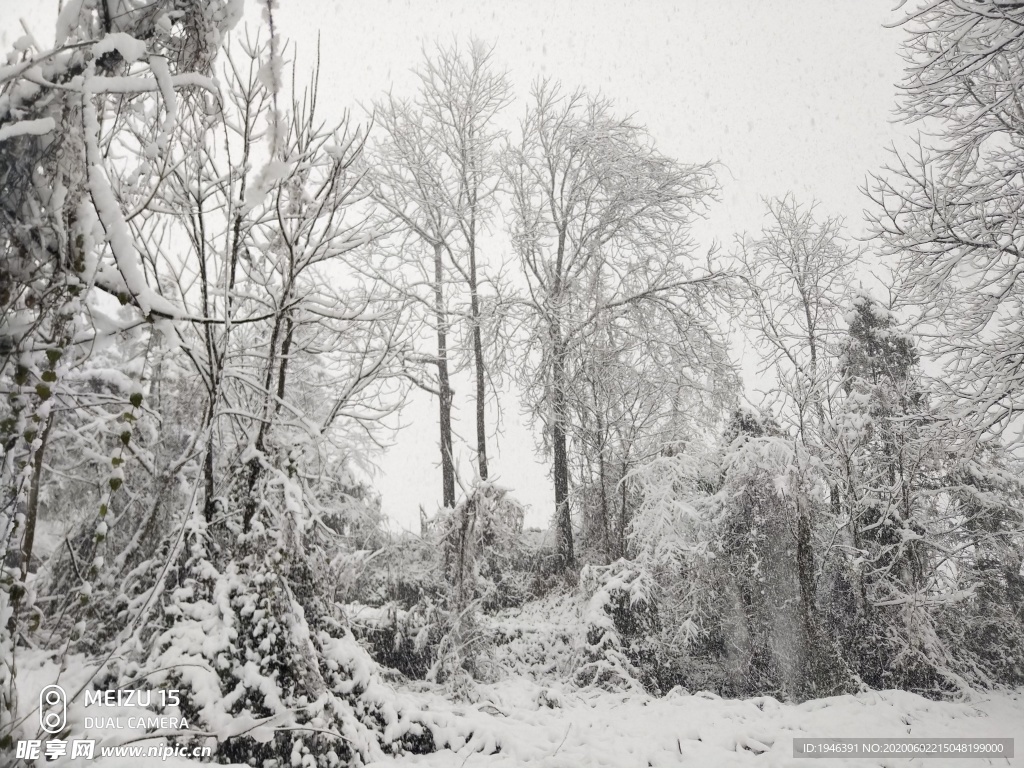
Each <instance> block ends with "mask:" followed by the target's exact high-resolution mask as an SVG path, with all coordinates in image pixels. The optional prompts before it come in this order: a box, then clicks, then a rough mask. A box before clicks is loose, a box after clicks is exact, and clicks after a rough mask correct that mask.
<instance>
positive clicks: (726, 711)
mask: <svg viewBox="0 0 1024 768" xmlns="http://www.w3.org/2000/svg"><path fill="white" fill-rule="evenodd" d="M483 690H485V691H486V696H485V699H482V700H481V701H479V702H477V704H476V705H474V706H472V707H467V708H465V709H455V710H451V709H449V707H450V705H449V704H447V703H446V702H445V701H444V700H443V699H441V698H440V697H438V696H436V695H434V694H431V693H423V694H419V698H420V699H421V706H423V707H427V708H431V709H433V708H435V707H437V708H439V709H444V710H445V712H446V714H445V717H450V718H451V727H452V728H453V729H458V730H463V731H465V730H466V729H467V727H470V726H471V727H472V728H473V729H474V730H475V733H474V734H473V736H472V737H471V738H469V740H468V741H467V742H466V744H465V745H464V746H463V747H462V749H459V750H456V751H454V752H453V751H451V750H445V751H441V752H437V753H434V754H432V755H426V756H409V757H404V758H399V759H397V760H390V759H389V760H385V761H382V762H378V763H374V765H375V766H385V765H395V766H397V765H417V766H436V767H437V768H442V767H444V768H447V766H467V768H474V767H479V766H485V765H487V766H516V765H529V766H536V767H537V768H540V767H541V766H544V768H573V767H574V766H602V767H606V768H632V767H633V766H640V767H641V768H642V767H643V766H670V765H672V766H675V765H692V766H709V767H714V766H722V767H725V766H734V765H735V766H755V765H756V766H801V765H802V766H805V767H807V768H810V767H811V766H819V767H820V768H825V766H839V765H844V766H845V765H850V766H858V768H868V766H886V768H898V767H903V766H915V765H924V766H928V767H929V768H941V767H942V766H960V765H965V766H979V768H980V766H984V765H1024V757H1021V756H1020V750H1021V748H1024V693H1022V692H1020V691H1018V692H1004V693H987V694H984V695H979V697H978V698H977V700H976V701H973V702H970V703H949V702H935V701H930V700H928V699H924V698H922V697H920V696H917V695H915V694H911V693H906V692H904V691H881V692H871V693H866V694H860V695H857V696H836V697H832V698H827V699H817V700H812V701H808V702H804V703H803V704H799V705H790V704H783V703H780V702H778V701H776V700H775V699H773V698H770V697H760V698H753V699H747V700H726V699H722V698H720V697H718V696H716V695H715V694H712V693H697V694H694V695H688V694H680V695H676V694H674V693H670V694H669V695H667V696H665V697H663V698H660V699H656V698H650V697H644V696H638V695H636V694H629V695H625V694H620V695H614V694H609V693H605V692H582V693H580V692H572V693H570V692H565V693H562V692H555V691H551V690H548V689H544V688H542V687H540V686H538V685H536V684H533V683H529V682H526V681H523V680H519V681H512V682H507V683H503V684H500V685H496V686H493V687H489V688H484V689H483ZM545 702H547V703H545ZM548 703H555V704H556V706H555V707H554V708H550V707H549V706H548V705H547V704H548ZM449 713H450V714H449ZM886 736H891V737H904V738H905V737H908V736H909V737H916V738H925V737H944V738H949V737H972V738H980V737H992V738H1007V737H1010V738H1013V739H1015V745H1016V747H1017V755H1018V756H1017V757H1015V758H1013V759H1010V760H1007V759H1005V758H1002V759H992V760H989V759H960V758H958V759H943V758H932V759H915V758H909V759H908V758H892V759H879V760H873V759H865V758H858V759H848V760H843V759H821V760H818V759H815V760H809V759H807V758H794V757H793V739H794V738H822V737H851V738H857V737H862V738H866V737H873V738H879V737H886ZM499 750H500V751H499Z"/></svg>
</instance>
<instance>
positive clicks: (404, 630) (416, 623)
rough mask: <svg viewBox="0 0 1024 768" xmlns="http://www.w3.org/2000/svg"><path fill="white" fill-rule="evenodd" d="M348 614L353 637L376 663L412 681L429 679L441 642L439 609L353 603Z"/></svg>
mask: <svg viewBox="0 0 1024 768" xmlns="http://www.w3.org/2000/svg"><path fill="white" fill-rule="evenodd" d="M344 611H345V614H346V616H347V618H348V622H349V628H350V629H351V630H352V634H353V635H354V636H355V637H356V639H357V640H359V642H360V644H361V645H363V647H364V648H366V649H367V651H368V652H369V653H370V655H371V656H372V657H373V660H374V661H376V662H377V663H378V664H381V665H383V666H385V667H388V668H390V669H393V670H396V671H398V672H400V673H402V674H403V675H405V676H406V677H409V678H412V679H424V678H425V677H426V676H427V673H428V672H429V671H430V668H431V666H432V664H433V662H434V658H435V656H436V651H437V645H438V643H439V642H440V640H441V632H442V630H441V626H442V624H441V621H439V620H438V618H437V616H436V614H437V611H438V609H437V607H436V606H434V605H432V604H430V603H416V604H415V605H414V606H412V608H410V609H408V610H406V609H404V608H400V607H399V606H398V604H397V603H387V604H386V605H383V606H381V607H375V606H370V605H361V604H359V603H349V604H347V605H345V606H344Z"/></svg>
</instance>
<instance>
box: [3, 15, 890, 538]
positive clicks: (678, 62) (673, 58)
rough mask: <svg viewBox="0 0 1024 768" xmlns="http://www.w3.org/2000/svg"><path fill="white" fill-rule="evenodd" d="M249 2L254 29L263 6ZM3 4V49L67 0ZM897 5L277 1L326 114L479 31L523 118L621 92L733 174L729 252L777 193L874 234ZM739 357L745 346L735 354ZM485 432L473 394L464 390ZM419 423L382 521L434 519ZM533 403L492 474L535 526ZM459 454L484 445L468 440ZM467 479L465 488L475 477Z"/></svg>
mask: <svg viewBox="0 0 1024 768" xmlns="http://www.w3.org/2000/svg"><path fill="white" fill-rule="evenodd" d="M247 2H248V3H249V10H250V13H249V14H248V16H249V18H251V19H252V20H253V21H256V20H258V18H259V16H258V7H257V5H256V3H255V2H253V0H247ZM47 3H48V0H32V2H30V3H29V2H22V0H0V44H2V47H3V49H4V50H8V49H9V47H10V45H11V44H12V43H13V41H14V40H15V39H17V38H18V37H19V36H20V35H21V34H22V32H21V28H20V24H19V19H20V18H25V20H26V21H27V22H28V23H29V24H30V25H31V27H32V31H33V33H34V34H35V35H36V37H37V38H38V39H39V41H40V43H42V44H44V45H45V44H46V43H49V42H51V41H52V35H53V22H52V19H53V18H54V15H55V13H56V0H54V2H52V3H49V5H51V6H52V8H51V9H47V8H46V7H45V6H46V5H47ZM894 5H896V0H856V1H855V2H853V1H851V0H761V1H760V2H739V0H720V1H719V2H710V1H707V0H703V1H701V2H697V1H696V0H680V2H665V1H654V0H650V1H648V2H624V1H623V0H617V1H616V2H605V1H595V0H588V1H585V2H584V1H582V0H581V1H579V2H577V1H575V0H559V2H557V3H552V2H522V1H520V0H500V1H498V2H495V1H493V0H473V1H472V2H461V1H460V2H447V1H446V2H440V1H439V0H384V1H380V2H369V1H368V0H360V1H352V0H349V1H346V0H342V1H340V2H334V1H333V0H279V7H278V8H277V10H276V12H275V21H276V23H277V26H278V31H279V33H280V34H281V35H282V36H283V37H286V38H288V39H290V40H291V41H293V42H294V43H295V44H296V49H297V51H298V54H297V56H298V63H299V65H300V79H301V68H302V67H303V66H307V65H310V64H312V62H313V56H314V52H315V49H316V41H317V36H318V35H319V38H320V50H321V68H322V75H321V102H322V104H323V106H324V107H325V110H326V113H327V114H325V117H332V116H333V117H338V116H340V115H341V113H342V111H343V110H344V109H347V108H349V109H352V111H353V113H354V114H356V115H359V114H362V110H361V108H360V105H369V104H370V103H371V102H372V101H373V100H374V98H376V97H378V96H379V95H380V94H381V93H382V92H384V91H386V90H388V89H391V90H393V91H394V92H395V93H396V94H398V95H405V94H409V93H410V92H411V89H412V88H413V87H414V85H415V81H414V78H413V77H412V76H411V75H410V74H409V70H410V69H411V68H412V67H415V66H416V65H417V64H418V63H419V62H420V60H421V58H422V55H421V51H422V49H423V48H424V47H428V48H429V47H430V46H432V45H433V43H434V42H435V41H441V42H443V43H450V42H452V41H456V40H457V41H465V40H467V39H468V38H469V36H471V35H472V36H476V37H478V38H481V39H482V40H484V41H487V42H489V43H492V44H494V45H495V60H496V62H497V63H498V64H499V65H501V66H504V67H506V68H507V69H508V71H509V75H510V79H511V82H512V84H513V86H514V88H515V91H516V96H517V101H516V103H515V104H514V105H513V107H512V108H511V109H512V110H513V112H514V113H515V114H516V115H518V114H521V113H522V112H523V110H524V109H525V98H526V96H527V95H528V89H529V86H530V83H531V82H532V81H533V80H534V79H535V78H537V77H539V76H549V77H553V78H555V79H557V80H560V81H561V82H562V83H563V84H565V86H566V87H567V88H570V89H571V88H575V87H577V86H583V87H585V88H588V89H592V90H595V91H600V92H601V93H603V94H604V95H605V96H607V97H609V98H611V99H612V100H613V102H614V103H615V104H616V105H617V108H618V110H619V111H620V112H622V113H623V114H633V115H635V119H636V121H637V122H640V123H642V124H644V125H646V126H647V127H648V129H649V130H650V132H651V134H652V135H653V137H654V138H655V140H656V142H657V144H658V147H659V149H660V150H661V151H662V152H664V153H665V154H668V155H671V156H674V157H676V158H678V159H679V160H681V161H683V162H690V161H692V162H703V161H707V160H717V161H719V162H720V163H721V164H722V169H721V173H720V181H721V185H722V194H721V202H720V203H719V204H717V205H716V206H715V207H714V209H713V210H712V212H711V215H710V217H709V220H708V222H707V224H706V226H702V227H700V230H699V232H700V236H701V237H702V238H703V239H704V240H705V242H703V243H702V246H703V247H704V248H705V249H706V248H707V246H708V245H710V240H711V238H712V237H713V238H716V239H717V240H719V241H720V242H722V243H723V245H725V246H728V245H729V243H731V241H732V239H733V237H734V235H735V234H736V233H737V232H743V231H748V232H751V233H755V232H756V231H757V230H758V229H759V227H760V225H761V221H762V216H763V204H762V202H761V200H762V198H763V197H776V196H781V195H784V194H786V193H789V192H792V193H793V194H794V195H795V196H796V197H797V199H798V200H800V201H805V202H806V201H810V200H811V199H815V200H818V201H819V202H820V204H821V208H820V211H821V213H822V214H840V215H843V216H845V217H846V219H847V223H848V226H849V228H850V230H851V231H852V232H853V233H855V234H859V233H861V232H863V217H862V211H863V209H864V208H865V206H866V205H867V204H868V201H867V200H866V198H864V197H863V195H862V194H861V193H860V192H859V190H858V188H859V187H861V186H862V185H863V184H864V181H865V177H866V175H867V174H868V173H869V172H871V171H874V170H877V169H879V168H880V166H881V165H882V164H883V163H884V162H885V160H886V148H887V147H888V146H889V145H891V144H892V143H893V142H894V141H897V142H899V139H900V137H901V136H905V135H907V134H908V133H909V131H908V129H907V128H906V127H904V126H899V125H894V124H893V110H894V107H895V104H896V97H897V89H896V87H895V83H896V82H897V81H898V80H899V79H900V75H901V72H902V61H901V60H900V58H899V55H898V48H899V43H900V40H901V39H902V37H903V33H902V32H901V31H900V30H899V29H889V28H886V26H885V25H886V24H891V23H893V22H894V21H896V20H898V18H899V17H900V13H899V11H897V10H894V9H893V6H894ZM735 354H736V356H737V358H739V356H740V355H741V354H742V350H739V349H738V350H736V351H735ZM456 386H457V387H458V391H457V403H456V405H457V406H458V407H459V408H460V410H461V413H462V414H463V418H462V419H461V421H460V423H459V424H458V425H457V429H459V431H460V432H461V433H462V434H463V435H465V437H466V438H467V439H469V438H470V437H471V434H472V422H471V418H472V403H471V402H470V401H469V399H468V393H469V388H468V386H466V385H465V384H463V385H462V386H461V387H459V385H458V383H457V385H456ZM403 420H404V421H406V422H410V424H409V426H408V427H407V428H406V429H405V430H404V431H403V432H402V433H400V434H399V436H398V437H397V443H396V446H395V447H394V448H392V449H391V450H390V451H389V452H388V454H387V455H385V456H384V457H383V458H381V459H379V460H378V463H379V465H380V467H381V474H380V475H379V476H378V477H377V478H376V481H375V482H376V485H377V487H378V488H379V489H380V490H381V492H382V493H383V495H384V506H385V510H386V511H387V512H388V513H389V514H390V515H392V516H393V518H395V520H396V521H397V522H398V523H399V524H400V525H402V526H407V527H413V528H414V527H415V526H416V525H417V521H418V506H419V504H421V503H422V504H423V505H424V506H425V507H426V509H427V510H428V512H432V511H433V510H434V509H435V508H436V505H437V503H438V500H439V498H440V476H439V471H438V470H437V469H436V468H435V467H434V462H435V461H436V459H435V456H436V453H437V448H436V446H437V434H436V433H437V429H436V405H434V404H432V403H430V402H427V401H425V399H424V401H422V402H417V403H415V404H414V407H413V408H412V409H410V410H409V411H408V412H407V413H406V414H405V415H404V416H403ZM522 422H523V420H522V419H521V418H520V417H519V414H518V406H517V405H516V404H514V403H508V404H507V405H506V406H505V422H504V428H505V432H504V435H503V436H502V437H501V438H500V440H499V445H498V454H499V455H498V456H497V458H496V459H495V460H492V463H493V465H494V467H495V469H496V471H497V474H498V475H499V478H498V480H499V482H500V483H501V484H502V485H506V486H508V487H510V488H513V489H514V492H515V494H516V496H517V497H518V498H520V499H521V500H522V501H523V502H525V503H527V504H529V505H531V506H532V512H531V514H530V515H529V516H528V518H527V522H528V523H529V524H534V525H546V523H547V520H548V518H549V516H550V513H551V508H552V506H553V504H552V496H553V493H552V491H551V484H550V481H549V479H548V478H547V476H546V465H545V464H544V463H537V462H536V461H535V460H534V458H533V454H534V444H535V438H534V436H533V435H532V434H531V433H530V431H529V430H528V429H527V428H526V427H525V426H524V424H523V423H522ZM462 454H463V456H464V457H466V458H468V457H469V455H470V452H469V450H468V448H466V447H465V445H464V446H463V448H462ZM467 479H468V478H467Z"/></svg>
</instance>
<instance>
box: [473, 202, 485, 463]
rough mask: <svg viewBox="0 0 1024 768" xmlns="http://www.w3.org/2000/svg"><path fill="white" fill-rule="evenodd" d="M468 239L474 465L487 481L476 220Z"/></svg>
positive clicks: (482, 346) (482, 345)
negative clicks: (473, 405) (474, 386)
mask: <svg viewBox="0 0 1024 768" xmlns="http://www.w3.org/2000/svg"><path fill="white" fill-rule="evenodd" d="M470 224H471V227H470V238H469V312H470V315H471V322H472V323H473V365H474V368H475V371H474V374H475V376H476V464H477V472H478V473H479V474H480V479H481V480H486V479H487V421H486V416H487V414H486V413H485V410H484V408H485V405H486V396H487V390H486V389H485V381H484V375H485V371H484V344H483V337H482V333H481V331H480V296H479V293H478V292H477V277H476V232H475V227H476V220H475V217H474V218H472V219H471V220H470Z"/></svg>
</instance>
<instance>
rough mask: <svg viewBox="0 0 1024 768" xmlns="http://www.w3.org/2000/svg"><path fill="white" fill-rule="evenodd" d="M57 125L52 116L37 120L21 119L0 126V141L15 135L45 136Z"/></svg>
mask: <svg viewBox="0 0 1024 768" xmlns="http://www.w3.org/2000/svg"><path fill="white" fill-rule="evenodd" d="M56 127H57V124H56V122H55V121H54V119H53V118H52V117H41V118H39V119H38V120H21V121H19V122H17V123H14V124H13V125H5V126H2V127H0V141H7V139H13V138H14V137H16V136H45V135H46V134H47V133H50V132H51V131H53V129H54V128H56Z"/></svg>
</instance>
